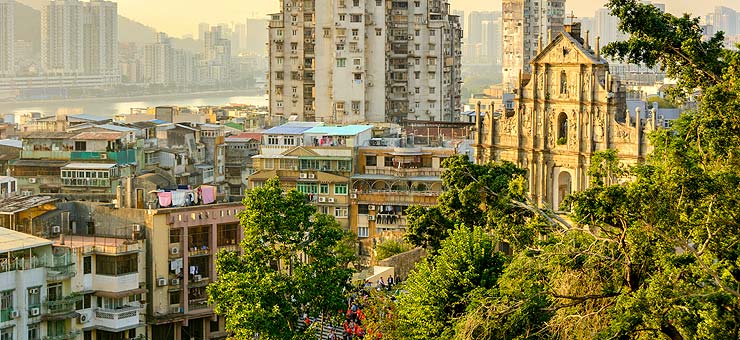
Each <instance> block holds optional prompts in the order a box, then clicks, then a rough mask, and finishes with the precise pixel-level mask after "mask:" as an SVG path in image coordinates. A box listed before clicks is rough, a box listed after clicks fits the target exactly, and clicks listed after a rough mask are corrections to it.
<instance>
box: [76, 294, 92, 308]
mask: <svg viewBox="0 0 740 340" xmlns="http://www.w3.org/2000/svg"><path fill="white" fill-rule="evenodd" d="M88 308H92V294H85V295H83V296H82V299H80V300H78V301H77V302H76V303H75V309H77V310H80V309H88Z"/></svg>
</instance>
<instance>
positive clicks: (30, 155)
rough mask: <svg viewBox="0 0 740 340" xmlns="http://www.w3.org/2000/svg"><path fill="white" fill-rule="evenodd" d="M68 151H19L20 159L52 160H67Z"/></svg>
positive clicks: (68, 156)
mask: <svg viewBox="0 0 740 340" xmlns="http://www.w3.org/2000/svg"><path fill="white" fill-rule="evenodd" d="M70 153H71V152H70V151H41V150H23V151H21V158H22V159H53V160H65V161H66V160H69V158H70Z"/></svg>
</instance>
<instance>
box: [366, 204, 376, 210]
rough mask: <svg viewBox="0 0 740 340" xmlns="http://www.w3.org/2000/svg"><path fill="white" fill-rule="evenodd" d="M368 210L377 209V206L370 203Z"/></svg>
mask: <svg viewBox="0 0 740 340" xmlns="http://www.w3.org/2000/svg"><path fill="white" fill-rule="evenodd" d="M367 210H375V206H374V205H372V204H370V205H368V206H367Z"/></svg>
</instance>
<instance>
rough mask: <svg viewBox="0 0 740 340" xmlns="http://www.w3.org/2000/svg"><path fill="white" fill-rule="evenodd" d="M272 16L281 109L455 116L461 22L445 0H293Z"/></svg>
mask: <svg viewBox="0 0 740 340" xmlns="http://www.w3.org/2000/svg"><path fill="white" fill-rule="evenodd" d="M281 5H282V6H281V12H280V13H276V14H273V15H271V21H270V24H269V31H270V34H269V42H268V45H269V48H270V49H269V52H270V65H269V70H270V73H269V77H268V78H269V82H270V90H269V93H270V112H271V114H272V115H273V117H275V118H282V119H298V120H307V121H313V120H315V121H324V122H330V123H358V122H379V121H394V122H396V121H401V120H404V119H421V120H452V119H453V117H456V116H457V113H458V112H459V111H460V80H461V77H460V57H461V37H462V28H461V26H460V21H459V17H457V16H455V15H451V14H450V8H449V7H450V5H449V2H448V1H447V0H418V1H406V0H393V1H384V0H338V1H329V0H315V1H314V0H285V1H282V2H281Z"/></svg>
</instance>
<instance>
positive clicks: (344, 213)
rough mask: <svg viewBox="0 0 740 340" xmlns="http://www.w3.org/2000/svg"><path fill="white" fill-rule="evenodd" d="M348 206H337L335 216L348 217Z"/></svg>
mask: <svg viewBox="0 0 740 340" xmlns="http://www.w3.org/2000/svg"><path fill="white" fill-rule="evenodd" d="M347 212H348V211H347V208H342V207H335V208H334V217H347V215H348V213H347Z"/></svg>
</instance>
